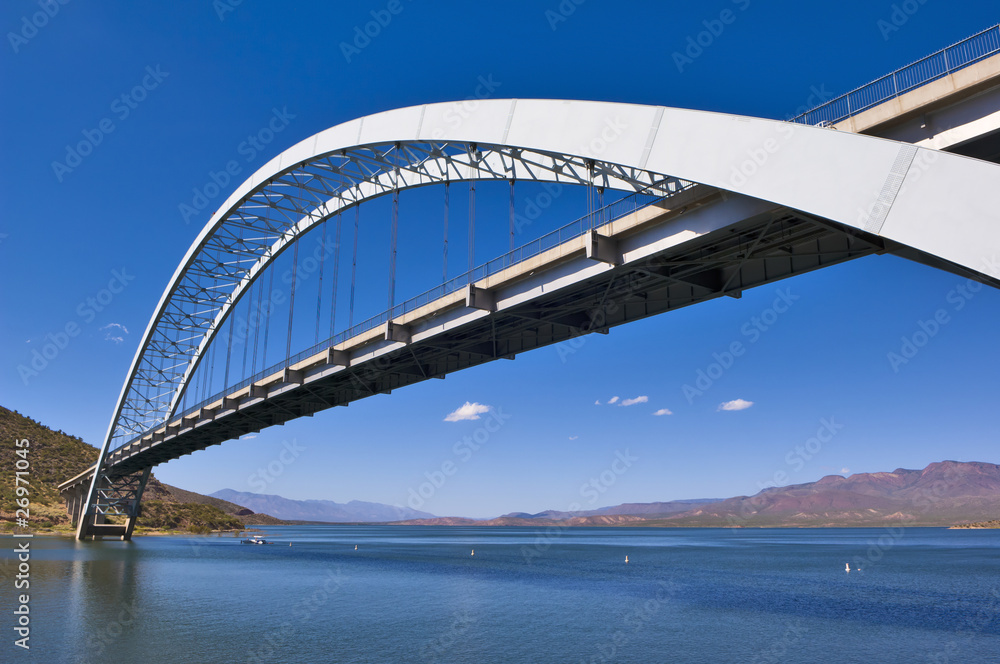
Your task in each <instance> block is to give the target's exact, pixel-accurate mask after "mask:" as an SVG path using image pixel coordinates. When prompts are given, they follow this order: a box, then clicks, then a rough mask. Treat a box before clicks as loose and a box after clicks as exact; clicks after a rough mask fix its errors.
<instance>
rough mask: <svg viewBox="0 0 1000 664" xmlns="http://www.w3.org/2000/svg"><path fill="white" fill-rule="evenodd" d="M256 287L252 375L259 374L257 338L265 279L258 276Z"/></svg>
mask: <svg viewBox="0 0 1000 664" xmlns="http://www.w3.org/2000/svg"><path fill="white" fill-rule="evenodd" d="M255 288H256V289H257V309H256V310H255V311H254V312H253V360H252V361H251V362H250V375H251V376H256V375H257V338H258V337H259V336H260V310H261V303H262V302H263V299H264V294H263V293H261V291H262V290H263V289H264V280H263V279H260V278H259V277H258V279H257V284H256V286H255Z"/></svg>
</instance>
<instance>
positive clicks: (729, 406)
mask: <svg viewBox="0 0 1000 664" xmlns="http://www.w3.org/2000/svg"><path fill="white" fill-rule="evenodd" d="M752 405H753V401H747V400H745V399H733V400H732V401H724V402H723V403H720V404H719V408H718V410H746V409H747V408H749V407H750V406H752Z"/></svg>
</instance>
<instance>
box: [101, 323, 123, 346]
mask: <svg viewBox="0 0 1000 664" xmlns="http://www.w3.org/2000/svg"><path fill="white" fill-rule="evenodd" d="M101 331H102V332H104V340H105V341H113V342H115V343H116V344H120V343H121V342H123V341H125V335H126V334H128V328H127V327H125V326H124V325H122V324H121V323H108V324H107V325H105V326H104V327H102V328H101Z"/></svg>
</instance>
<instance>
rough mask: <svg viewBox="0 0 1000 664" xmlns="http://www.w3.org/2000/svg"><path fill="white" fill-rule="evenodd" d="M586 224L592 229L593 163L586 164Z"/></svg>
mask: <svg viewBox="0 0 1000 664" xmlns="http://www.w3.org/2000/svg"><path fill="white" fill-rule="evenodd" d="M587 222H588V223H589V224H590V228H593V227H594V162H592V161H588V162H587Z"/></svg>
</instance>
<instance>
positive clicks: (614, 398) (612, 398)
mask: <svg viewBox="0 0 1000 664" xmlns="http://www.w3.org/2000/svg"><path fill="white" fill-rule="evenodd" d="M613 403H618V397H611V398H610V399H608V405H609V406H610V405H611V404H613Z"/></svg>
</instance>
